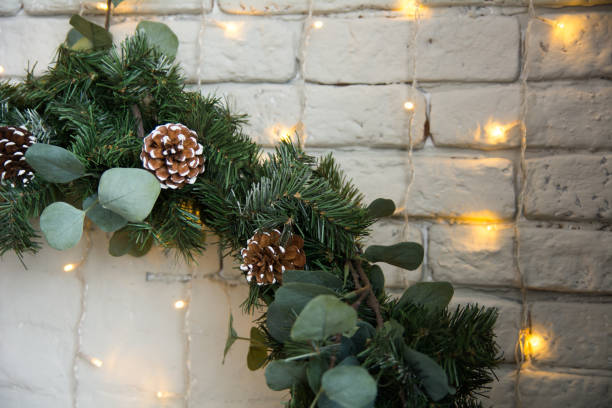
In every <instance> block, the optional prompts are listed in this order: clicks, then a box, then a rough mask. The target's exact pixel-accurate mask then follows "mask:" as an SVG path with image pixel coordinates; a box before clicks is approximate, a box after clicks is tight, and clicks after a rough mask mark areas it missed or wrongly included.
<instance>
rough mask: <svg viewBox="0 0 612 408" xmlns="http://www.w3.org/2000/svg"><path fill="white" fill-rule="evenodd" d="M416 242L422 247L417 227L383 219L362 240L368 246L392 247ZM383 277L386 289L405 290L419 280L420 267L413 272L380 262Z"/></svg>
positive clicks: (420, 235) (421, 238) (421, 239)
mask: <svg viewBox="0 0 612 408" xmlns="http://www.w3.org/2000/svg"><path fill="white" fill-rule="evenodd" d="M406 241H408V242H417V243H419V244H421V245H423V236H422V234H421V231H420V229H419V227H418V226H416V225H414V224H408V225H406V224H405V223H404V222H402V221H399V220H392V219H384V220H380V221H378V222H377V223H376V224H374V225H373V226H372V233H371V235H370V236H368V237H367V238H366V239H364V243H365V244H366V245H365V246H366V247H367V246H368V245H393V244H397V243H400V242H406ZM378 266H380V267H381V269H382V270H383V273H384V275H385V286H386V287H388V288H405V287H407V286H409V285H410V284H411V283H413V282H416V281H419V280H421V275H422V267H421V266H420V267H419V268H417V269H415V270H414V271H408V270H406V269H402V268H398V267H395V266H393V265H389V264H386V263H384V262H381V263H379V264H378Z"/></svg>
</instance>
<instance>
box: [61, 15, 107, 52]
mask: <svg viewBox="0 0 612 408" xmlns="http://www.w3.org/2000/svg"><path fill="white" fill-rule="evenodd" d="M70 25H71V26H73V27H74V28H75V29H76V30H77V31H78V32H79V33H81V34H82V35H83V36H84V37H87V38H89V40H90V41H91V43H92V44H93V46H94V48H96V49H107V48H110V47H111V46H112V45H113V36H112V35H111V33H109V32H108V31H106V29H104V27H101V26H99V25H97V24H94V23H92V22H91V21H89V20H86V19H84V18H83V17H81V16H79V15H77V14H73V15H72V17H70Z"/></svg>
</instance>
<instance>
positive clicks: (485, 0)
mask: <svg viewBox="0 0 612 408" xmlns="http://www.w3.org/2000/svg"><path fill="white" fill-rule="evenodd" d="M419 3H421V4H423V5H425V6H429V7H439V6H459V5H461V6H469V5H474V6H491V5H496V6H497V5H499V6H526V5H528V4H529V0H420V1H419ZM533 4H534V5H535V6H550V7H565V6H596V5H599V4H610V0H533Z"/></svg>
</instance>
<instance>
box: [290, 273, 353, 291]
mask: <svg viewBox="0 0 612 408" xmlns="http://www.w3.org/2000/svg"><path fill="white" fill-rule="evenodd" d="M293 282H302V283H312V284H315V285H321V286H325V287H326V288H330V289H342V284H343V282H342V279H340V278H338V277H337V276H336V275H332V274H331V273H329V272H325V271H302V270H297V271H294V270H287V271H285V273H283V284H287V283H293Z"/></svg>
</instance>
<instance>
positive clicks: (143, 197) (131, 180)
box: [98, 168, 161, 222]
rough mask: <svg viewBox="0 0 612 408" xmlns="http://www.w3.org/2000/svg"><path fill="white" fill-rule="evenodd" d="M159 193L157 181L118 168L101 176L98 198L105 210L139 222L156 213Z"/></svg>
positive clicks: (144, 174) (141, 174) (144, 172)
mask: <svg viewBox="0 0 612 408" xmlns="http://www.w3.org/2000/svg"><path fill="white" fill-rule="evenodd" d="M160 189H161V188H160V186H159V181H157V178H155V176H154V175H153V174H151V173H149V172H148V171H146V170H141V169H122V168H115V169H110V170H106V171H105V172H104V173H102V177H101V178H100V184H98V197H99V199H100V204H101V205H102V207H104V208H106V209H108V210H111V211H112V212H114V213H116V214H119V215H120V216H122V217H123V218H125V219H127V220H128V221H131V222H140V221H142V220H144V219H145V218H146V217H147V216H148V215H149V213H150V212H151V209H153V206H154V205H155V201H156V200H157V197H158V196H159V192H160Z"/></svg>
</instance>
